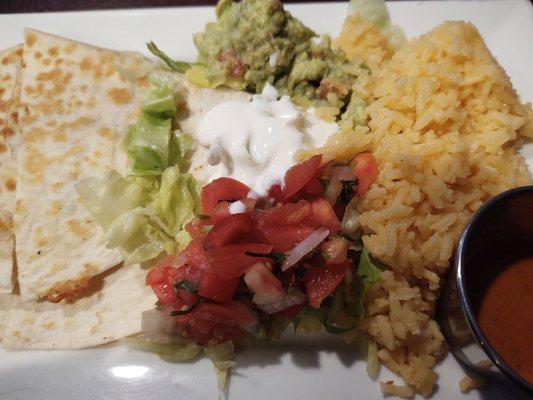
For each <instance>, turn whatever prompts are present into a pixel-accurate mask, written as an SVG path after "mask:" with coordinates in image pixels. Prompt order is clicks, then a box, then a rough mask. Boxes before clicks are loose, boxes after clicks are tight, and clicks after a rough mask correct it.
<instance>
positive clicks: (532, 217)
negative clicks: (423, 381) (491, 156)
mask: <svg viewBox="0 0 533 400" xmlns="http://www.w3.org/2000/svg"><path fill="white" fill-rule="evenodd" d="M528 256H533V185H532V186H523V187H519V188H516V189H511V190H508V191H506V192H504V193H501V194H499V195H498V196H496V197H494V198H492V199H491V200H489V201H488V202H486V203H485V204H484V205H483V206H482V207H480V208H479V210H477V211H476V212H475V213H474V215H473V216H472V217H471V218H470V220H469V221H468V223H467V224H466V226H465V227H464V230H463V232H462V234H461V237H460V239H459V243H458V245H457V251H456V254H455V262H454V265H453V268H452V270H451V271H450V274H449V276H448V279H447V281H446V285H445V287H444V290H443V293H442V297H441V299H440V302H439V319H440V322H441V326H442V330H443V333H444V336H445V337H446V340H447V341H448V344H449V345H450V349H451V350H452V352H453V354H454V355H455V356H456V358H457V359H459V361H460V362H461V363H462V364H463V365H465V366H467V367H468V368H470V369H471V370H473V371H474V372H476V373H478V374H480V375H483V376H485V377H490V378H495V379H498V380H500V381H504V382H505V381H507V382H509V381H510V382H512V383H514V384H516V385H518V386H519V387H520V388H522V389H523V390H524V391H525V392H526V393H528V394H529V395H533V385H532V384H530V383H529V382H528V381H526V380H525V379H524V378H522V377H521V376H520V375H519V374H518V373H517V372H516V371H515V370H513V369H512V368H511V367H510V366H509V365H508V364H507V363H506V362H505V361H504V360H503V358H502V357H501V356H500V355H499V354H498V352H497V351H496V350H495V349H494V348H493V347H492V346H491V344H490V343H489V342H488V340H487V338H486V337H485V335H484V333H483V331H482V329H481V328H480V326H479V323H478V320H477V311H478V308H479V306H480V302H481V300H482V298H483V294H484V293H485V291H486V289H487V288H488V285H489V284H490V283H491V282H492V280H493V279H494V278H495V277H496V275H498V273H500V272H501V271H502V269H503V268H505V267H506V266H508V265H510V264H511V263H513V262H514V261H518V260H519V259H521V258H524V257H528ZM476 265H477V266H479V265H483V268H479V267H478V268H474V267H475V266H476ZM530 312H533V311H530ZM532 345H533V343H532ZM487 358H488V359H490V361H492V363H493V365H494V366H495V367H496V368H494V367H493V368H490V369H487V368H481V367H480V366H479V365H478V363H479V361H481V360H482V359H487Z"/></svg>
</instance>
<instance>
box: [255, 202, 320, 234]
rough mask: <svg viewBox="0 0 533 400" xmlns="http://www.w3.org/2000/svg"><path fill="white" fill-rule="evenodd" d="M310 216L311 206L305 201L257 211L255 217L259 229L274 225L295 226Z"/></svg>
mask: <svg viewBox="0 0 533 400" xmlns="http://www.w3.org/2000/svg"><path fill="white" fill-rule="evenodd" d="M310 214H311V205H310V204H309V202H308V201H306V200H300V201H298V202H297V203H287V204H283V205H281V204H279V205H278V206H275V207H271V208H267V209H266V210H258V211H257V214H256V216H255V220H256V225H257V226H258V228H259V229H261V228H264V227H267V226H275V225H295V224H299V223H301V222H302V221H303V220H305V218H307V217H308V216H309V215H310Z"/></svg>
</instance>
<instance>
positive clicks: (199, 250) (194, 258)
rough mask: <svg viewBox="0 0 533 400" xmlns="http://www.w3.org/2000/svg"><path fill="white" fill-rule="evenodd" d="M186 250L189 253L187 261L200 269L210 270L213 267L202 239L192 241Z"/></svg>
mask: <svg viewBox="0 0 533 400" xmlns="http://www.w3.org/2000/svg"><path fill="white" fill-rule="evenodd" d="M184 252H185V254H186V255H187V259H188V262H187V263H188V264H190V265H192V266H194V267H195V268H197V269H198V270H199V271H208V270H209V269H211V264H210V263H209V258H208V256H207V252H206V251H205V249H204V247H203V246H202V243H201V242H200V241H197V240H193V241H191V242H190V243H189V245H188V246H187V248H186V249H185V250H184Z"/></svg>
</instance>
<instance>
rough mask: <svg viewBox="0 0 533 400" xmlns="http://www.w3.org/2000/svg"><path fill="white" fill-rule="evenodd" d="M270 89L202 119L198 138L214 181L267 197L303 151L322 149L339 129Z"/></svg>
mask: <svg viewBox="0 0 533 400" xmlns="http://www.w3.org/2000/svg"><path fill="white" fill-rule="evenodd" d="M278 98H279V94H278V91H277V90H276V89H275V88H274V87H273V86H271V85H268V84H267V85H266V86H265V88H264V90H263V92H262V93H261V94H259V95H255V96H253V98H252V101H250V102H242V101H226V102H223V103H220V104H218V105H217V106H215V107H214V108H212V109H211V110H210V111H208V112H207V113H206V114H205V115H204V116H203V118H202V119H201V120H200V123H199V125H198V131H197V139H198V141H199V142H200V144H201V145H202V146H204V147H206V148H208V150H209V156H208V163H209V167H208V174H209V176H210V180H212V179H216V178H219V177H221V176H227V177H230V178H234V179H237V180H239V181H241V182H243V183H245V184H246V185H248V186H249V187H250V188H251V189H252V191H253V192H255V193H256V194H257V195H259V196H265V195H266V194H267V192H268V189H269V188H270V187H271V186H272V185H273V184H276V183H280V184H283V176H284V175H285V172H286V171H287V170H288V169H289V168H290V167H291V166H292V165H294V164H295V161H294V155H295V154H296V152H297V151H298V150H300V149H304V148H310V147H320V146H322V145H323V144H324V143H325V141H326V140H327V138H328V137H329V136H330V135H331V134H332V133H334V132H335V131H336V130H337V124H335V123H328V122H325V121H323V120H321V119H320V118H318V117H316V116H315V115H314V110H312V109H309V110H308V111H307V112H302V111H301V110H300V108H298V107H297V106H295V105H294V104H293V103H292V102H291V101H290V99H289V97H288V96H282V97H281V98H279V99H278Z"/></svg>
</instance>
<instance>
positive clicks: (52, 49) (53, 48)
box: [48, 46, 58, 57]
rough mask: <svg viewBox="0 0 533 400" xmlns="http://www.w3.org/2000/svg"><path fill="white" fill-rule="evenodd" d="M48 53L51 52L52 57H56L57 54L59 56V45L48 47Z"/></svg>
mask: <svg viewBox="0 0 533 400" xmlns="http://www.w3.org/2000/svg"><path fill="white" fill-rule="evenodd" d="M48 54H49V55H50V56H51V57H55V56H57V54H58V49H57V46H54V47H50V48H49V49H48Z"/></svg>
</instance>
